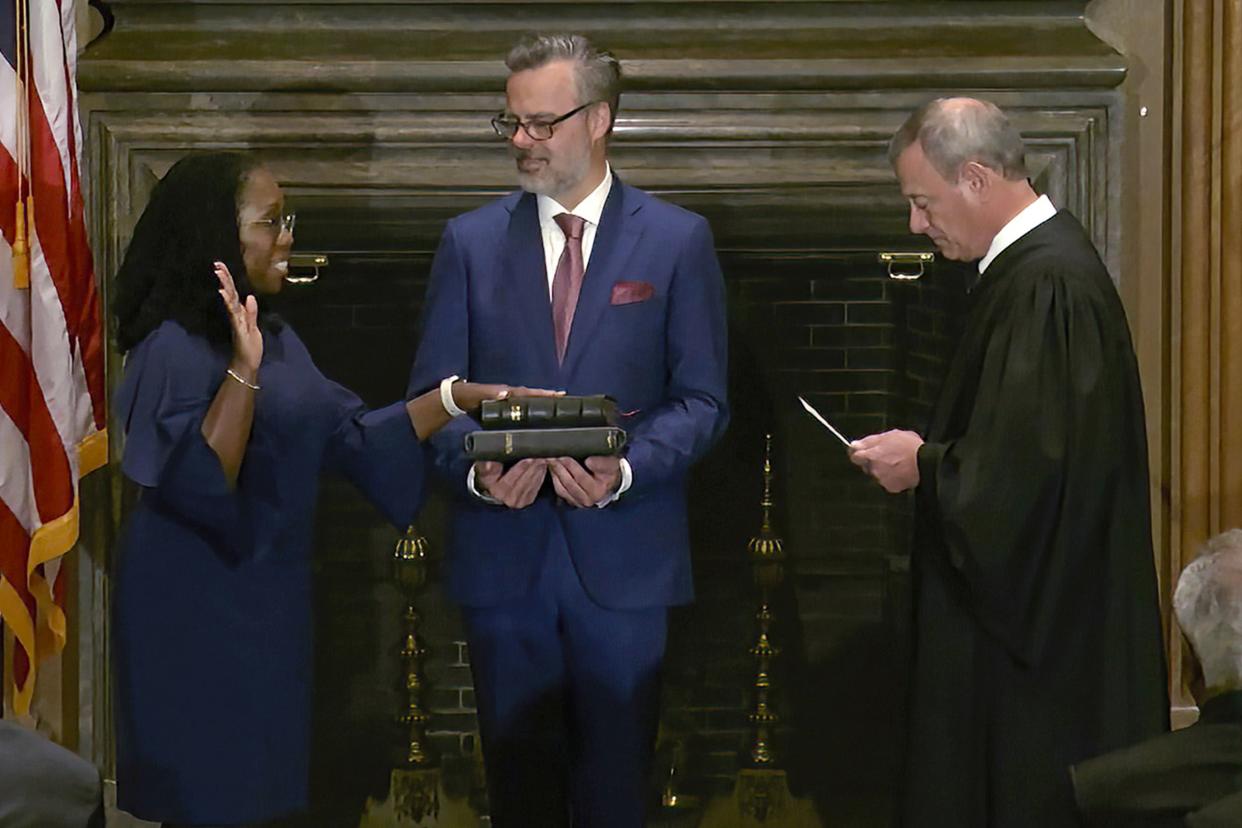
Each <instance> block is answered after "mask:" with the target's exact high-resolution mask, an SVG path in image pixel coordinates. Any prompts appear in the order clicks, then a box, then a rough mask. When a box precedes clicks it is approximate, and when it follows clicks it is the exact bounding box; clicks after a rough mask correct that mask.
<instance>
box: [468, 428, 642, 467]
mask: <svg viewBox="0 0 1242 828" xmlns="http://www.w3.org/2000/svg"><path fill="white" fill-rule="evenodd" d="M465 441H466V454H468V455H469V456H470V459H471V460H500V461H501V462H506V463H507V462H509V461H511V460H522V459H524V458H527V457H572V458H574V459H575V460H581V459H583V458H585V457H596V456H603V455H612V454H620V453H621V450H622V449H623V448H625V431H624V430H623V429H620V428H617V427H616V426H592V427H588V428H510V429H494V430H490V431H472V432H470V433H469V434H467V435H466V437H465Z"/></svg>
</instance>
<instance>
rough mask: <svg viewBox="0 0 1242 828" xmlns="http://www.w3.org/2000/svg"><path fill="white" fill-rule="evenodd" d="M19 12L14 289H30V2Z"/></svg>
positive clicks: (20, 3) (23, 1) (20, 0)
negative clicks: (25, 191)
mask: <svg viewBox="0 0 1242 828" xmlns="http://www.w3.org/2000/svg"><path fill="white" fill-rule="evenodd" d="M14 3H15V4H16V10H17V26H16V29H17V158H15V159H14V160H15V161H16V162H17V205H16V208H15V209H16V211H17V215H16V222H15V226H16V230H17V233H16V235H15V237H14V240H13V287H15V288H17V289H18V290H26V289H28V288H29V287H30V231H29V229H28V227H27V225H26V218H27V216H29V218H30V220H31V222H33V221H34V197H33V195H32V194H31V193H26V195H25V197H24V198H23V195H22V193H23V191H24V190H26V189H27V188H28V183H27V182H29V181H30V97H29V96H30V38H29V17H30V4H29V0H14Z"/></svg>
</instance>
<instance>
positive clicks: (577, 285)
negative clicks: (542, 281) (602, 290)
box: [552, 213, 586, 362]
mask: <svg viewBox="0 0 1242 828" xmlns="http://www.w3.org/2000/svg"><path fill="white" fill-rule="evenodd" d="M553 221H555V222H556V224H557V226H558V227H560V228H561V232H563V233H564V234H565V249H564V250H563V251H562V252H561V260H560V261H559V262H557V263H556V273H555V274H554V275H553V276H552V330H553V332H554V333H555V334H556V361H557V362H564V361H565V348H566V347H568V346H569V329H570V328H571V327H572V326H573V324H574V308H576V307H577V306H578V293H579V292H581V290H582V272H583V267H582V229H583V228H584V227H585V226H586V219H584V218H582V217H581V216H575V215H572V214H570V213H560V214H558V215H556V216H553Z"/></svg>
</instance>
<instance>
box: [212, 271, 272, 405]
mask: <svg viewBox="0 0 1242 828" xmlns="http://www.w3.org/2000/svg"><path fill="white" fill-rule="evenodd" d="M215 271H216V280H217V281H219V282H220V288H219V289H218V290H217V291H216V293H219V294H220V298H221V300H223V301H224V309H225V310H226V311H228V314H229V327H230V328H232V330H233V360H232V363H231V364H230V365H229V367H230V368H232V369H233V370H235V371H237V372H238V373H240V374H241V375H242V377H243V378H245V379H246V380H247V381H248V382H254V380H255V376H256V375H257V374H258V373H259V363H260V362H262V361H263V332H262V331H260V330H259V303H258V302H257V301H256V300H255V298H254V295H253V294H251V295H250V296H247V297H246V299H245V301H244V302H243V301H242V299H241V297H240V296H238V295H237V286H236V285H235V284H233V274H232V273H229V269H228V266H227V265H225V264H224V262H216V263H215Z"/></svg>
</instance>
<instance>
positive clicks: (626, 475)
mask: <svg viewBox="0 0 1242 828" xmlns="http://www.w3.org/2000/svg"><path fill="white" fill-rule="evenodd" d="M633 484H634V470H633V469H631V468H630V461H629V460H626V459H625V458H624V457H622V458H621V485H620V486H618V487H617V490H616V491H615V492H613V493H612V494H610V495H605V496H604V499H603V500H601V501H600V502H599V503H596V504H595V508H596V509H602V508H604V507H605V506H607V505H608V504H609V503H612V502H613V501H614V500H616V499H617V498H619V497H620V496H621V495H623V494H625V493H626V491H627V490H628V489H629V488H630V486H632V485H633Z"/></svg>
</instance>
